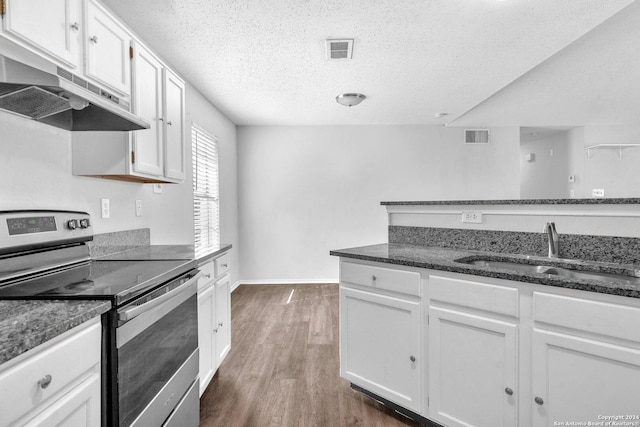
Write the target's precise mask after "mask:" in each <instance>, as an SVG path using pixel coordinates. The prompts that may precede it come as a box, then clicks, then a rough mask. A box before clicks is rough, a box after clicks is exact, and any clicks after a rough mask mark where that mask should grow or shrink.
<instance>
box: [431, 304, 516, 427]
mask: <svg viewBox="0 0 640 427" xmlns="http://www.w3.org/2000/svg"><path fill="white" fill-rule="evenodd" d="M516 349H517V325H515V324H513V323H508V322H504V321H499V320H494V319H490V318H487V317H481V316H477V315H472V314H467V313H463V312H458V311H453V310H448V309H443V308H436V307H431V308H430V312H429V400H430V405H429V406H430V408H429V416H430V418H432V419H434V420H436V421H439V422H441V423H443V424H445V425H447V426H451V427H454V426H459V427H462V426H465V427H468V426H475V427H499V426H503V427H512V426H515V425H517V415H518V414H517V402H518V398H517V397H518V393H519V389H518V382H517V372H516V370H517V357H518V354H517V351H516Z"/></svg>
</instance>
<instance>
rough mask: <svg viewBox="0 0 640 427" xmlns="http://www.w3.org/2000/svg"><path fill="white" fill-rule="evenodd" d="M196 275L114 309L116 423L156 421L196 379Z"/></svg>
mask: <svg viewBox="0 0 640 427" xmlns="http://www.w3.org/2000/svg"><path fill="white" fill-rule="evenodd" d="M198 277H200V273H199V272H198V270H192V271H191V272H189V273H187V274H185V275H184V276H182V277H180V278H178V279H175V280H173V281H172V282H170V283H168V284H166V285H163V286H162V287H161V288H159V289H157V290H155V291H153V292H151V293H150V294H149V295H147V296H145V297H142V298H141V299H138V300H136V301H135V302H133V303H131V304H129V305H125V306H123V307H122V308H120V309H118V311H117V315H118V326H117V328H116V348H117V350H116V353H117V357H116V360H117V373H116V378H117V387H118V392H117V393H118V396H117V399H118V407H117V408H114V409H117V412H118V414H117V416H114V421H115V420H116V419H117V420H118V425H119V426H131V425H134V426H135V425H140V426H148V425H155V426H160V425H162V424H163V423H164V421H165V420H166V419H167V418H168V417H169V416H170V415H171V413H172V412H173V411H174V409H175V408H176V406H177V405H178V402H181V401H182V400H183V396H184V395H185V394H186V393H187V391H188V390H189V389H190V387H191V386H192V385H193V383H194V381H196V382H197V378H198V311H197V310H198V301H197V281H198ZM191 404H193V403H191ZM196 405H197V403H196ZM114 415H115V414H114ZM196 425H197V424H196Z"/></svg>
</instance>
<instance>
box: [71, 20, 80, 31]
mask: <svg viewBox="0 0 640 427" xmlns="http://www.w3.org/2000/svg"><path fill="white" fill-rule="evenodd" d="M71 29H72V30H75V31H78V30H79V29H80V24H78V23H77V22H74V23H73V24H71Z"/></svg>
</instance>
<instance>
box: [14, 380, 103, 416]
mask: <svg viewBox="0 0 640 427" xmlns="http://www.w3.org/2000/svg"><path fill="white" fill-rule="evenodd" d="M100 404H101V402H100V374H98V373H97V372H96V373H95V374H93V375H91V376H90V377H89V378H87V379H86V380H84V381H83V382H82V383H81V384H80V385H78V386H77V387H75V388H74V389H73V390H71V391H70V392H68V393H67V394H65V395H64V396H63V397H62V398H60V399H59V400H57V401H56V402H54V403H53V404H52V405H51V406H49V407H48V408H47V409H45V410H44V411H43V412H42V413H40V414H39V415H38V416H37V417H35V418H34V419H32V420H30V421H29V422H28V423H26V424H25V427H49V426H56V427H80V426H83V427H100Z"/></svg>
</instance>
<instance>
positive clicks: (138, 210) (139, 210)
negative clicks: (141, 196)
mask: <svg viewBox="0 0 640 427" xmlns="http://www.w3.org/2000/svg"><path fill="white" fill-rule="evenodd" d="M136 216H142V200H136Z"/></svg>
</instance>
